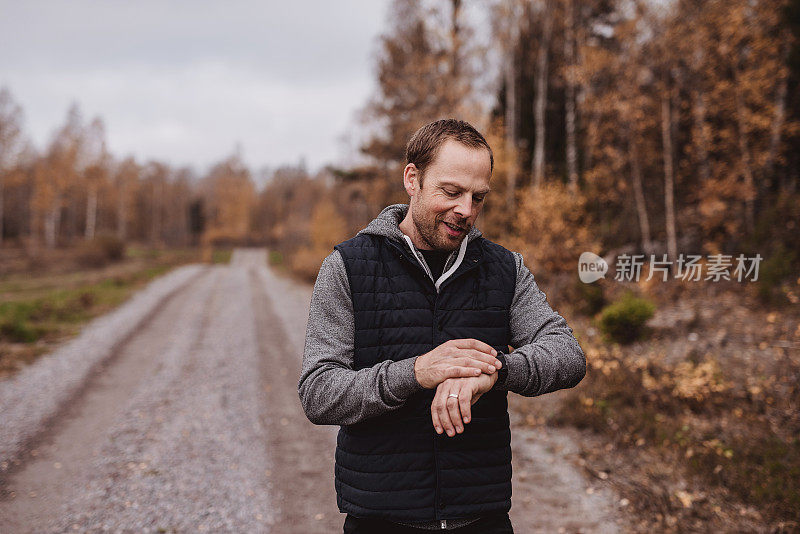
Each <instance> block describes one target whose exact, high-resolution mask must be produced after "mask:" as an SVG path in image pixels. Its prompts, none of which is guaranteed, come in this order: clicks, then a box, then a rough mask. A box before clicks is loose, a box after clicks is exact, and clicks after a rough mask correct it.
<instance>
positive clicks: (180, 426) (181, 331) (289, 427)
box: [0, 250, 620, 534]
mask: <svg viewBox="0 0 800 534" xmlns="http://www.w3.org/2000/svg"><path fill="white" fill-rule="evenodd" d="M265 260H266V255H265V253H264V251H263V250H262V251H259V250H238V251H236V253H235V254H234V256H233V258H232V261H231V265H230V266H213V267H204V268H203V269H202V272H200V274H199V275H198V276H195V277H194V278H192V279H191V281H190V282H189V283H188V284H186V285H185V286H183V287H180V288H176V290H175V291H174V292H173V293H172V294H170V295H169V296H168V297H165V298H164V299H162V300H160V301H158V302H157V303H156V304H155V305H153V304H152V303H151V304H148V305H149V306H151V308H152V309H151V310H150V311H149V318H148V320H147V321H146V322H144V323H143V324H142V325H141V326H140V327H139V328H138V329H137V330H136V331H135V332H134V333H133V334H131V335H128V336H127V337H126V338H125V339H124V340H122V341H121V342H120V343H118V344H117V346H116V348H115V351H114V353H113V354H112V355H110V356H107V357H105V360H104V364H103V365H102V366H101V367H99V368H98V370H97V372H95V373H93V374H92V376H91V378H90V379H89V380H88V382H87V383H86V384H85V387H83V388H81V389H80V392H79V393H78V394H76V396H74V397H73V398H71V399H70V400H69V402H66V403H65V404H64V406H62V407H61V408H60V409H59V412H58V417H57V419H56V423H55V424H53V425H52V426H51V428H49V430H48V431H47V432H44V433H40V434H38V438H37V439H36V440H33V441H32V442H30V443H29V446H28V449H27V451H26V452H25V454H23V455H22V456H21V463H20V464H19V465H18V466H17V467H15V468H14V469H12V470H8V471H6V472H5V473H3V472H0V490H2V492H1V493H0V499H2V500H0V532H3V533H6V532H8V533H16V532H71V531H78V532H84V531H112V532H114V531H126V532H127V531H136V532H187V531H209V532H222V531H224V532H276V533H284V532H286V533H303V534H305V533H309V534H315V533H328V532H337V531H338V532H341V525H342V522H343V516H342V515H341V514H339V512H338V510H337V509H336V498H335V492H334V488H333V452H334V447H335V438H336V429H335V428H333V427H322V426H315V425H312V424H311V423H310V422H308V420H307V419H306V418H305V416H304V414H303V411H302V408H301V406H300V403H299V399H298V396H297V379H298V376H299V370H300V360H301V357H302V347H303V339H304V332H305V321H306V318H307V313H308V308H307V306H308V301H309V298H310V294H311V290H310V288H309V287H306V286H301V285H298V284H295V283H293V282H290V281H288V280H286V279H285V278H282V277H279V276H276V275H275V273H274V272H273V271H271V270H270V269H268V268H267V267H266V263H265ZM107 335H108V336H114V335H115V332H114V331H108V332H107ZM42 365H48V364H47V363H42ZM6 386H7V384H5V383H4V382H0V392H2V388H3V387H6ZM32 394H35V395H47V387H46V385H45V384H43V385H42V388H41V390H39V391H36V392H35V393H32ZM0 398H2V397H0ZM524 402H536V400H535V399H524ZM3 408H4V407H3V406H0V409H3ZM512 434H513V449H514V496H513V502H514V506H513V508H512V512H511V515H512V520H513V522H514V524H515V528H516V530H517V532H520V533H527V532H616V531H619V530H620V526H619V525H618V524H617V518H618V513H617V504H616V500H617V499H616V498H615V496H614V495H613V494H612V493H610V491H609V490H608V489H607V488H603V487H600V486H598V484H597V481H590V480H588V479H587V478H586V476H585V475H584V473H583V472H582V470H581V469H580V467H579V466H578V461H579V459H578V458H577V450H578V447H577V446H576V445H575V440H574V439H573V437H571V436H570V435H569V434H568V433H565V432H561V431H557V430H553V429H547V428H543V427H538V428H536V429H530V428H526V427H524V425H521V424H520V423H519V421H516V420H515V422H514V424H513V427H512ZM0 445H2V444H0ZM0 450H4V449H2V447H0ZM0 460H4V459H3V458H0Z"/></svg>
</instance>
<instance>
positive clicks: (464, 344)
mask: <svg viewBox="0 0 800 534" xmlns="http://www.w3.org/2000/svg"><path fill="white" fill-rule="evenodd" d="M453 342H454V344H455V346H456V347H459V348H462V349H475V350H477V351H480V352H483V353H486V354H491V355H492V356H497V351H496V350H494V349H493V348H492V346H491V345H489V344H487V343H484V342H483V341H481V340H479V339H472V338H469V339H455V340H453Z"/></svg>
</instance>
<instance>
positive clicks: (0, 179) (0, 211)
mask: <svg viewBox="0 0 800 534" xmlns="http://www.w3.org/2000/svg"><path fill="white" fill-rule="evenodd" d="M4 180H5V177H4V176H3V171H2V170H0V247H2V246H3V181H4Z"/></svg>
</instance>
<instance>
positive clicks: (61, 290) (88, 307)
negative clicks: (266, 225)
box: [0, 247, 230, 376]
mask: <svg viewBox="0 0 800 534" xmlns="http://www.w3.org/2000/svg"><path fill="white" fill-rule="evenodd" d="M198 257H199V256H198V253H197V251H195V250H192V249H173V250H155V249H147V248H143V247H129V248H128V251H127V254H126V257H125V259H124V260H123V261H121V262H118V263H116V264H114V265H111V266H108V267H104V268H83V269H76V270H73V271H71V272H66V273H64V272H46V271H45V272H40V273H37V274H33V275H30V274H25V273H16V274H11V275H7V276H5V277H3V278H2V279H0V297H1V298H2V301H1V302H0V376H4V375H9V374H12V373H13V372H15V371H17V370H18V369H20V368H21V367H22V366H24V365H26V364H28V363H31V362H32V361H34V360H35V359H36V357H38V356H39V355H41V354H43V353H46V352H47V351H48V350H49V349H50V348H52V346H53V345H54V344H56V343H59V342H61V341H63V340H64V339H65V338H67V337H69V336H71V335H74V334H76V333H77V332H79V331H80V327H81V326H82V325H84V324H85V323H87V322H88V321H90V320H91V319H93V318H94V317H97V316H99V315H102V314H104V313H107V312H109V311H111V310H113V309H114V308H116V307H117V306H119V305H120V304H121V303H123V302H124V301H125V300H127V299H128V298H129V297H130V295H131V294H132V293H133V292H134V291H136V290H137V289H139V288H141V287H142V286H144V285H145V284H146V283H147V282H149V281H150V280H152V279H153V278H156V277H157V276H159V275H162V274H164V273H165V272H167V271H168V270H170V269H172V268H173V267H175V266H178V265H182V264H185V263H189V262H194V261H197V260H198ZM229 260H230V251H221V252H220V253H218V254H216V255H215V258H214V261H215V262H217V263H222V262H226V261H229Z"/></svg>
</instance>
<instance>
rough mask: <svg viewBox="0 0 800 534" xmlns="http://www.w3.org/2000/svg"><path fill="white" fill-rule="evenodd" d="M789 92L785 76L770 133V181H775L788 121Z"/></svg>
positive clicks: (767, 169)
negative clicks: (776, 162)
mask: <svg viewBox="0 0 800 534" xmlns="http://www.w3.org/2000/svg"><path fill="white" fill-rule="evenodd" d="M788 91H789V80H788V76H784V77H783V79H782V80H781V84H780V85H779V86H778V91H777V92H776V94H775V118H773V119H772V131H771V132H770V139H769V153H768V155H767V162H766V165H765V166H764V169H765V170H766V173H767V176H768V177H769V178H770V179H773V174H774V172H775V160H777V158H778V148H779V147H780V144H781V132H782V131H783V123H784V122H785V121H786V97H787V93H788ZM760 192H761V191H760Z"/></svg>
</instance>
